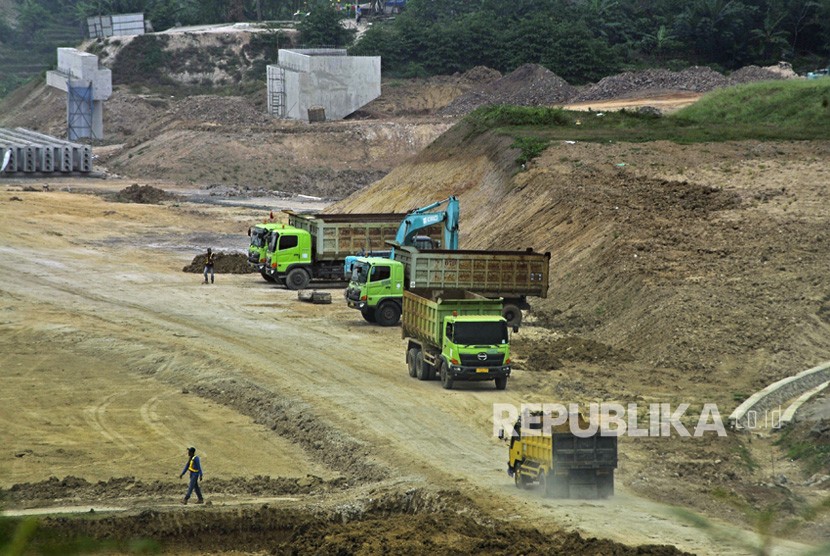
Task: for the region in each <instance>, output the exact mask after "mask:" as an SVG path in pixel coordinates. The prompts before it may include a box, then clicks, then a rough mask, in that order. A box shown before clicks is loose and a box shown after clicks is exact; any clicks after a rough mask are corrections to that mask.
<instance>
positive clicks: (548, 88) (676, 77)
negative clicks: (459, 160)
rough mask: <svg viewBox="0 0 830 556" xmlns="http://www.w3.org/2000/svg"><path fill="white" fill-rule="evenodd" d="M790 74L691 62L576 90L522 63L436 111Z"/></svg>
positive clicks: (705, 87) (607, 96)
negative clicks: (718, 69)
mask: <svg viewBox="0 0 830 556" xmlns="http://www.w3.org/2000/svg"><path fill="white" fill-rule="evenodd" d="M473 71H476V72H478V73H480V74H481V75H482V76H484V75H487V74H485V71H488V70H487V68H474V69H473V70H470V72H473ZM489 71H493V70H489ZM470 72H468V73H470ZM465 75H466V74H465ZM490 75H492V74H490ZM793 77H796V74H795V72H793V71H792V67H790V66H789V64H786V63H783V62H782V63H780V64H778V65H776V66H770V67H766V68H762V67H758V66H746V67H743V68H741V69H739V70H737V71H735V72H733V73H732V74H730V75H728V76H726V75H723V74H721V73H718V72H716V71H715V70H713V69H711V68H708V67H702V66H693V67H690V68H686V69H684V70H683V71H670V70H665V69H647V70H643V71H633V72H625V73H620V74H617V75H611V76H609V77H606V78H604V79H602V80H600V81H599V82H598V83H596V84H594V85H590V86H588V87H585V88H583V89H582V90H581V91H580V90H579V89H577V88H576V87H573V86H571V85H570V84H568V82H567V81H565V80H564V79H562V78H561V77H559V76H557V75H556V74H554V73H553V72H551V71H549V70H548V69H546V68H544V67H542V66H539V65H536V64H525V65H523V66H521V67H519V68H518V69H516V71H514V72H512V73H509V74H507V75H505V76H504V77H502V78H501V79H498V80H496V81H493V82H490V83H487V84H485V85H482V86H481V87H478V88H476V89H473V90H472V91H469V92H467V93H465V94H464V95H461V96H460V97H457V98H456V99H455V100H453V101H452V102H451V103H450V104H449V105H447V106H446V107H445V108H443V109H442V110H440V111H439V114H441V115H445V116H458V115H463V114H466V113H468V112H471V111H472V110H475V109H476V108H478V107H479V106H482V105H485V104H512V105H517V106H552V105H562V104H570V103H579V102H588V101H605V100H611V99H618V98H626V97H634V96H645V95H649V94H651V95H653V94H660V93H670V92H677V91H688V92H693V93H707V92H709V91H712V90H714V89H718V88H721V87H729V86H732V85H739V84H742V83H750V82H755V81H767V80H771V79H790V78H793ZM491 79H492V77H491Z"/></svg>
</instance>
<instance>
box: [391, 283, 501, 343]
mask: <svg viewBox="0 0 830 556" xmlns="http://www.w3.org/2000/svg"><path fill="white" fill-rule="evenodd" d="M501 309H502V302H501V299H488V298H486V297H483V296H480V295H477V294H474V293H470V292H467V291H459V290H423V289H415V290H408V291H404V292H403V314H402V320H401V323H402V327H401V331H402V337H403V338H415V339H417V340H420V341H421V342H425V343H427V344H429V345H432V346H440V345H441V334H442V330H441V325H442V323H443V322H444V318H445V317H447V316H449V315H452V314H453V312H456V313H457V314H458V315H465V316H467V315H488V316H489V315H492V316H497V317H500V316H501Z"/></svg>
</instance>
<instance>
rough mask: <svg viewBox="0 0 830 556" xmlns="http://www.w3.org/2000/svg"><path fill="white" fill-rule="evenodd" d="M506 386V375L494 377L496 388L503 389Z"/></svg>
mask: <svg viewBox="0 0 830 556" xmlns="http://www.w3.org/2000/svg"><path fill="white" fill-rule="evenodd" d="M505 388H507V377H506V376H500V377H499V378H497V379H496V390H504V389H505Z"/></svg>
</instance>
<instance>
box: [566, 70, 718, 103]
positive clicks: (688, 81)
mask: <svg viewBox="0 0 830 556" xmlns="http://www.w3.org/2000/svg"><path fill="white" fill-rule="evenodd" d="M728 84H729V80H728V79H727V78H726V77H724V76H723V75H722V74H720V73H718V72H716V71H715V70H713V69H711V68H707V67H700V66H693V67H691V68H687V69H684V70H683V71H669V70H663V69H648V70H643V71H637V72H625V73H620V74H617V75H611V76H608V77H605V78H603V79H601V80H600V81H599V83H597V84H595V85H593V86H591V87H588V88H587V89H586V90H585V91H583V92H581V93H579V94H578V95H576V96H575V97H573V98H571V99H569V102H586V101H590V100H609V99H613V98H620V97H626V96H630V95H632V94H634V93H640V92H643V91H648V92H652V93H653V92H659V91H690V92H694V93H705V92H707V91H711V90H713V89H717V88H718V87H725V86H727V85H728Z"/></svg>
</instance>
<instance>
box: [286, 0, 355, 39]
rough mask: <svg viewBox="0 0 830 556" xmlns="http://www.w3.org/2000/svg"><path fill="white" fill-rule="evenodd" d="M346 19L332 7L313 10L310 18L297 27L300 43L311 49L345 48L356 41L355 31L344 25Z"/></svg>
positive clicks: (318, 7)
mask: <svg viewBox="0 0 830 556" xmlns="http://www.w3.org/2000/svg"><path fill="white" fill-rule="evenodd" d="M344 18H345V16H344V15H343V13H342V12H338V11H337V10H335V9H334V8H333V7H331V6H330V5H318V6H315V7H314V8H312V10H311V12H309V14H308V16H307V17H305V18H304V19H303V20H302V21H300V23H299V24H298V25H297V30H298V31H299V32H300V43H301V44H303V45H304V46H309V47H321V46H328V47H338V48H340V47H344V46H348V45H349V44H351V43H352V41H353V40H354V35H355V30H354V29H346V28H345V27H343V25H342V23H341V22H342V20H343V19H344Z"/></svg>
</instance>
